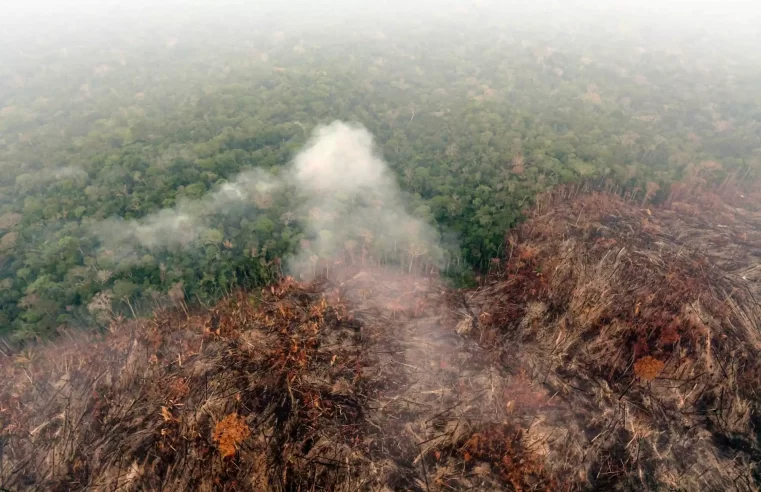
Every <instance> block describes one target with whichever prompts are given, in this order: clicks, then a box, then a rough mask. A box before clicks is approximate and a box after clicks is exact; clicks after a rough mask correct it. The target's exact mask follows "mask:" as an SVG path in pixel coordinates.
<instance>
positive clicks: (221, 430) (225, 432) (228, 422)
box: [213, 413, 251, 458]
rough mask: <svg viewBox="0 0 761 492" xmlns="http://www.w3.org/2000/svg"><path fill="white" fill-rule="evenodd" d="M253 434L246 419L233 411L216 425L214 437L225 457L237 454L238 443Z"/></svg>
mask: <svg viewBox="0 0 761 492" xmlns="http://www.w3.org/2000/svg"><path fill="white" fill-rule="evenodd" d="M250 435H251V429H249V427H248V425H247V424H246V419H244V418H243V417H241V416H240V415H238V414H237V413H231V414H230V415H228V416H227V417H225V418H224V419H222V420H221V421H220V422H219V423H217V425H216V426H215V427H214V435H213V439H214V441H215V442H216V443H217V449H219V452H220V453H221V454H222V457H223V458H230V457H233V456H235V452H236V450H237V449H238V445H239V444H240V443H242V442H243V441H245V440H246V439H247V438H248V436H250Z"/></svg>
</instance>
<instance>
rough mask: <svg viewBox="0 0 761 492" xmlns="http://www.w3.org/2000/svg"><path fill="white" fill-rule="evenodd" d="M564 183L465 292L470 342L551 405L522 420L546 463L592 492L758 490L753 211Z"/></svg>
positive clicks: (757, 218)
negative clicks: (656, 202)
mask: <svg viewBox="0 0 761 492" xmlns="http://www.w3.org/2000/svg"><path fill="white" fill-rule="evenodd" d="M575 193H576V191H575V189H570V188H565V189H560V190H557V191H556V192H555V193H554V194H550V195H546V196H544V197H543V199H542V200H541V201H540V203H539V205H538V207H537V208H536V209H535V211H534V213H533V216H532V217H531V218H530V219H529V220H528V221H527V222H526V223H524V224H523V225H522V226H520V227H519V228H517V229H516V230H515V231H512V232H511V233H510V235H509V237H508V240H507V242H508V244H509V248H510V253H509V260H508V261H507V262H506V263H501V264H500V265H499V267H496V266H495V268H494V271H493V272H492V274H491V275H490V277H489V278H488V279H487V280H486V281H485V282H484V286H482V287H481V288H479V289H478V290H477V291H476V292H474V293H473V294H471V298H470V302H471V304H472V305H473V309H474V311H477V312H478V313H479V315H478V318H477V320H478V329H477V330H476V331H474V333H473V337H475V338H477V339H478V341H479V344H480V345H481V346H482V347H484V349H485V350H486V351H487V352H489V353H491V354H493V356H494V357H497V358H498V359H499V360H500V363H499V365H500V366H501V367H506V368H510V369H511V370H512V371H514V372H517V371H523V372H525V374H526V375H527V377H528V379H530V381H531V384H532V385H533V387H536V388H541V390H542V391H544V392H546V394H547V395H550V396H551V398H552V400H553V405H552V406H551V407H550V408H547V409H541V408H540V409H533V410H532V411H530V412H528V413H527V415H526V418H530V419H532V422H534V423H533V424H532V425H533V426H532V428H531V431H530V432H529V435H532V434H533V435H535V436H537V438H539V436H544V437H545V439H544V440H543V444H542V452H543V454H544V455H545V458H546V463H548V464H549V466H550V467H551V469H552V472H553V473H554V474H555V476H558V477H567V478H570V477H572V476H574V475H581V476H583V478H584V480H585V481H586V482H588V483H589V484H590V486H591V487H593V488H597V489H610V488H623V489H640V490H641V489H649V490H655V489H681V490H757V489H758V486H759V485H758V484H759V480H761V468H760V467H759V462H760V461H761V454H760V449H759V431H760V430H761V429H759V427H758V425H759V416H760V415H761V413H759V412H760V411H761V409H760V408H759V394H760V393H759V389H761V382H760V379H759V377H760V373H759V350H761V333H760V332H759V316H761V308H759V305H758V303H757V300H756V299H757V295H756V294H757V292H758V289H759V287H761V284H758V283H757V282H756V278H757V277H756V276H757V273H756V272H757V269H756V268H755V267H756V266H757V265H758V258H757V256H756V255H758V252H759V251H761V248H760V246H761V232H760V231H761V229H759V226H761V214H759V213H758V212H756V211H754V210H752V209H749V208H739V207H736V206H729V205H727V204H726V203H725V202H724V201H723V200H721V199H720V198H719V197H717V196H716V195H711V194H702V195H701V194H698V195H695V196H692V197H689V198H688V197H679V196H676V197H672V198H671V199H670V200H669V202H668V203H667V204H666V205H665V206H664V207H662V208H659V209H653V210H650V209H647V208H642V207H641V205H640V204H639V203H636V204H633V203H628V202H626V201H625V200H623V199H621V198H619V197H617V196H615V195H610V194H604V193H591V194H583V195H581V196H580V197H575V196H574V195H575ZM569 195H570V196H569ZM680 199H682V200H688V201H680ZM476 306H477V308H476Z"/></svg>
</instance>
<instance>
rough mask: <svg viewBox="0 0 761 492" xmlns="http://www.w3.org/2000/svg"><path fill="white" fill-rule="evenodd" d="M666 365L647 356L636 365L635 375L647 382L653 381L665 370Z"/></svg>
mask: <svg viewBox="0 0 761 492" xmlns="http://www.w3.org/2000/svg"><path fill="white" fill-rule="evenodd" d="M665 365H666V364H664V363H663V362H662V361H659V360H658V359H656V358H654V357H652V356H650V355H646V356H645V357H642V358H641V359H639V360H637V362H635V363H634V374H636V375H637V377H638V378H641V379H644V380H645V381H652V380H654V379H655V378H656V377H657V376H658V374H659V373H660V372H661V371H662V370H663V368H664V367H665Z"/></svg>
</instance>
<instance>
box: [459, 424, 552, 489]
mask: <svg viewBox="0 0 761 492" xmlns="http://www.w3.org/2000/svg"><path fill="white" fill-rule="evenodd" d="M460 453H461V454H462V457H463V459H464V460H465V462H466V464H467V465H469V466H474V465H475V464H476V463H477V462H484V463H489V464H490V465H491V466H492V467H494V469H495V471H497V472H498V473H499V476H500V478H501V479H502V480H504V481H505V482H506V483H509V484H510V485H511V486H512V489H513V490H516V491H524V490H539V491H542V490H543V491H551V490H556V489H557V483H556V482H555V481H554V480H552V479H551V478H549V477H548V474H547V472H546V470H545V469H544V465H543V464H542V462H541V461H540V460H539V459H538V458H536V457H535V456H534V455H533V454H532V453H531V452H530V451H529V450H528V449H526V447H525V446H524V444H523V431H522V430H521V429H520V428H519V427H517V426H513V425H510V424H503V425H496V424H495V425H490V426H487V427H485V428H483V429H481V431H480V432H476V433H475V434H473V435H472V436H471V437H470V438H469V439H468V440H467V441H466V442H465V444H464V445H463V446H462V448H461V449H460Z"/></svg>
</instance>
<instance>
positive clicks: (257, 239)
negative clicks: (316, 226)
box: [0, 9, 761, 339]
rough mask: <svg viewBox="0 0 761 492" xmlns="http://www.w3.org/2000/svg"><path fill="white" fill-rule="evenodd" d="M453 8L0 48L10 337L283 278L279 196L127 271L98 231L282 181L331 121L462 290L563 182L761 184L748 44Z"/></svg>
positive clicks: (645, 195)
mask: <svg viewBox="0 0 761 492" xmlns="http://www.w3.org/2000/svg"><path fill="white" fill-rule="evenodd" d="M439 14H440V15H436V16H434V17H435V19H434V20H431V19H429V20H428V21H426V22H417V21H413V20H410V19H402V20H397V21H396V22H391V21H389V22H387V23H380V22H373V21H364V22H359V21H357V22H355V23H352V24H350V25H348V24H342V23H339V22H336V23H335V24H330V25H316V24H315V23H310V22H296V21H294V20H293V19H286V18H284V19H277V20H271V19H270V21H269V22H266V23H258V24H248V23H247V22H248V20H246V19H238V20H230V19H228V20H227V21H226V22H228V24H227V25H222V24H216V23H215V22H213V21H209V22H208V23H205V24H203V27H198V26H196V28H195V29H193V30H190V29H189V28H187V26H183V25H182V24H181V23H175V24H171V23H167V24H165V25H153V24H151V25H145V26H142V27H138V26H137V25H136V24H125V25H124V26H119V27H114V26H113V25H109V26H108V28H106V27H105V26H104V27H101V28H93V29H92V30H89V31H88V32H86V33H85V32H80V31H77V30H76V29H74V28H73V27H72V28H71V29H69V30H65V31H63V32H61V31H56V32H55V33H52V32H51V33H50V34H49V35H35V36H34V37H29V39H25V40H24V41H23V42H22V41H19V40H18V39H22V38H23V37H19V36H20V35H19V34H18V33H11V32H9V31H6V32H5V33H3V36H5V37H7V39H5V38H3V39H2V40H3V41H5V42H4V43H3V48H2V49H0V334H11V333H12V334H13V336H14V337H17V338H19V339H23V338H27V337H32V336H46V335H48V334H50V333H54V332H55V330H56V329H57V328H58V327H60V326H89V325H92V324H93V323H103V321H104V317H103V316H102V315H103V313H107V315H108V316H111V315H120V314H121V315H131V314H133V313H135V312H136V311H139V310H143V309H150V308H151V306H153V305H155V304H157V303H160V302H161V299H166V298H168V297H171V298H177V297H183V296H184V297H186V298H187V299H188V300H189V301H193V302H210V301H211V300H213V299H215V298H217V297H218V296H220V295H222V294H223V293H225V292H227V291H229V290H230V289H232V288H234V287H236V286H244V287H254V286H258V285H262V284H264V283H266V282H268V281H270V280H271V279H273V278H274V277H275V276H277V275H279V274H280V273H282V266H281V263H280V261H279V259H281V258H284V257H287V256H289V255H292V254H294V252H295V251H296V250H297V249H298V247H299V244H300V241H301V240H302V239H303V231H302V229H301V228H300V217H298V216H294V214H293V213H292V209H291V208H289V207H290V205H289V203H287V200H285V201H277V200H276V201H275V202H274V203H266V204H261V206H260V207H259V209H260V210H259V211H258V213H257V214H256V216H255V217H251V218H248V217H246V216H243V217H235V220H222V221H220V222H219V224H218V228H217V229H215V230H214V231H211V232H212V233H210V234H207V235H206V237H205V238H204V240H203V243H204V246H203V247H202V248H199V250H198V251H194V252H192V253H189V252H187V251H183V252H171V251H168V252H164V253H161V254H154V253H153V252H151V251H145V252H143V254H141V255H140V256H139V258H138V259H136V260H134V261H131V262H130V263H129V264H121V263H120V262H119V261H117V260H116V259H114V257H113V255H111V256H109V254H108V251H105V250H104V249H103V248H102V244H101V242H100V240H99V238H98V236H97V235H96V234H94V232H93V228H94V226H95V225H96V224H98V223H100V222H101V221H104V220H106V219H109V218H112V217H123V218H125V219H135V218H139V217H144V216H146V215H148V214H151V213H155V212H157V211H159V210H161V209H163V208H166V207H172V206H174V205H175V204H177V203H178V202H179V201H182V200H186V199H191V200H192V199H198V198H201V197H202V196H204V195H205V194H206V193H208V192H210V191H212V190H215V189H217V188H218V187H219V186H220V185H221V184H222V183H224V182H225V181H226V180H229V179H232V178H233V177H234V176H236V175H237V174H238V173H240V172H243V171H246V170H250V169H253V168H259V169H264V170H266V171H268V172H271V173H274V174H277V173H278V172H279V171H278V170H279V169H281V168H283V167H284V166H286V165H287V164H288V163H289V162H290V161H291V159H292V158H293V157H294V155H295V154H296V153H297V152H298V151H299V149H300V148H301V147H302V146H303V145H304V144H305V143H306V142H307V139H308V137H309V135H310V134H311V132H312V130H313V129H314V128H315V127H316V126H318V125H320V124H327V123H330V122H331V121H333V120H344V121H352V122H357V123H359V124H361V125H363V126H364V127H366V128H367V129H368V130H369V131H370V132H371V133H372V134H373V135H374V137H375V140H376V143H377V145H378V147H379V149H380V152H381V153H382V155H383V158H384V159H385V160H386V161H388V163H389V165H390V166H391V168H392V169H393V171H394V172H395V175H396V177H397V179H398V182H399V185H400V187H401V188H402V190H403V193H404V200H405V203H406V206H407V207H408V209H409V211H410V212H411V213H412V214H414V215H415V216H416V217H419V218H420V219H422V220H424V221H427V222H428V223H430V224H431V225H433V226H435V227H436V228H437V230H438V231H439V234H440V235H441V237H442V238H445V239H446V241H445V244H452V245H453V246H452V250H451V251H450V255H451V258H452V264H453V265H459V267H458V268H457V271H454V273H452V274H453V275H464V274H465V273H467V270H468V269H470V270H472V271H478V270H482V269H485V268H488V265H489V262H490V260H491V259H492V258H494V257H498V256H500V255H501V254H503V251H502V244H503V240H504V234H505V231H506V230H507V229H508V228H510V227H511V226H513V225H514V224H516V222H517V221H519V220H520V219H521V214H522V211H523V210H525V209H526V207H528V206H530V205H531V203H532V198H533V197H534V196H535V195H536V193H538V192H541V191H543V190H547V189H549V188H551V187H553V186H555V185H557V184H558V183H563V182H569V181H574V180H596V181H597V182H599V183H603V184H604V183H608V185H609V186H610V187H618V189H620V190H625V191H626V192H627V193H629V194H630V196H632V197H636V199H637V200H641V201H642V203H643V204H644V203H645V202H646V201H647V200H657V199H661V198H663V197H664V196H666V194H667V193H668V189H669V185H670V183H673V182H675V181H679V180H685V179H693V180H705V181H711V182H716V183H721V182H726V181H728V180H735V181H738V182H739V181H741V180H748V181H749V180H752V179H753V178H755V177H758V175H759V173H761V84H760V83H759V81H760V80H761V63H759V61H758V59H757V57H758V55H757V54H756V53H755V52H754V51H753V50H743V49H741V48H742V47H736V46H735V45H729V44H726V45H725V44H723V43H722V42H721V40H718V41H717V39H715V38H711V37H708V36H707V35H706V36H704V35H702V34H700V32H690V34H683V35H681V34H680V35H674V36H666V37H658V36H655V35H654V34H653V33H652V32H650V31H648V30H647V29H643V28H642V27H641V26H639V27H631V26H628V25H627V24H625V23H623V22H622V23H609V24H607V25H606V27H605V28H604V29H602V28H600V27H599V25H598V26H596V27H595V28H594V29H591V28H588V26H586V25H585V24H584V23H583V22H578V19H574V20H573V23H572V25H573V27H568V26H565V25H561V26H555V27H556V28H552V29H547V28H546V27H547V26H544V25H543V22H542V20H541V19H535V20H534V22H533V23H528V22H525V23H511V22H510V19H509V18H505V19H500V18H496V17H497V16H495V17H494V18H493V17H492V16H489V15H488V14H480V16H478V15H476V14H475V13H472V12H468V11H462V10H454V11H451V12H450V11H448V10H445V11H444V9H443V11H442V12H441V13H439ZM384 22H385V21H384ZM569 22H570V21H569ZM281 24H282V25H281ZM658 32H660V31H658ZM13 36H15V37H13ZM11 39H12V40H11ZM9 40H10V41H9ZM455 244H456V246H454V245H455ZM466 266H467V267H466ZM453 270H454V268H453ZM463 272H465V273H463Z"/></svg>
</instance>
